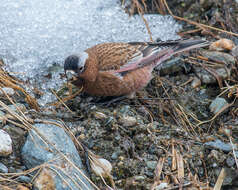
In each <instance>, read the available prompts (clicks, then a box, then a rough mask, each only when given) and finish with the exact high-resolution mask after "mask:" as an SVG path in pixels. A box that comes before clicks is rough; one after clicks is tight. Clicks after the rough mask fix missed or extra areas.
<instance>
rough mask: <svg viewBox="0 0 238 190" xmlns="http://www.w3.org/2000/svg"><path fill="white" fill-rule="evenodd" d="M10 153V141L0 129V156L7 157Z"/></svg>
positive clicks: (6, 134)
mask: <svg viewBox="0 0 238 190" xmlns="http://www.w3.org/2000/svg"><path fill="white" fill-rule="evenodd" d="M11 153H12V139H11V137H10V135H9V134H8V133H7V132H5V131H4V130H2V129H0V156H8V155H9V154H11Z"/></svg>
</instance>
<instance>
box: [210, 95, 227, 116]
mask: <svg viewBox="0 0 238 190" xmlns="http://www.w3.org/2000/svg"><path fill="white" fill-rule="evenodd" d="M226 105H228V103H227V101H226V100H225V99H224V98H220V97H217V98H216V99H215V100H213V101H212V103H211V104H210V106H209V109H210V111H211V112H213V113H214V114H216V113H218V112H219V111H220V110H221V109H222V108H224V106H226Z"/></svg>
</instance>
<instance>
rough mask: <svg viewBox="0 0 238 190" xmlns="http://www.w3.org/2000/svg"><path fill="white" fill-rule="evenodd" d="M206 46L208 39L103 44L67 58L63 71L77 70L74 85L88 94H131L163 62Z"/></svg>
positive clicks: (141, 87)
mask: <svg viewBox="0 0 238 190" xmlns="http://www.w3.org/2000/svg"><path fill="white" fill-rule="evenodd" d="M207 45H209V44H208V42H207V41H205V40H176V41H165V42H163V41H159V42H156V43H150V42H147V43H144V42H129V43H103V44H99V45H96V46H93V47H91V48H89V49H87V50H85V51H83V52H81V53H79V54H74V55H70V56H69V57H67V58H66V59H65V63H64V70H65V73H66V71H67V70H72V71H74V72H75V73H76V75H77V80H76V81H74V82H73V84H75V85H77V86H80V87H81V86H83V90H84V91H85V92H86V93H87V94H89V95H93V96H104V97H105V96H123V95H127V96H128V97H131V96H132V95H134V93H135V92H136V91H138V90H141V89H143V88H144V87H145V86H146V85H147V84H148V83H149V82H150V80H151V79H152V71H153V69H154V68H155V67H157V66H158V65H160V64H161V63H162V62H163V61H165V60H167V59H169V58H170V57H171V56H173V55H175V54H177V53H180V52H183V51H186V50H190V49H193V48H200V47H204V46H207Z"/></svg>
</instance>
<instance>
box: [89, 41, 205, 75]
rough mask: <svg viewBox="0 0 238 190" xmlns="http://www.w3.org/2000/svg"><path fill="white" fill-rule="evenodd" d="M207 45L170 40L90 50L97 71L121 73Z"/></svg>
mask: <svg viewBox="0 0 238 190" xmlns="http://www.w3.org/2000/svg"><path fill="white" fill-rule="evenodd" d="M207 45H208V44H207V41H205V40H171V41H159V42H155V43H151V42H129V43H104V44H99V45H96V46H94V47H92V48H91V50H92V51H94V52H95V53H96V55H97V59H98V60H97V61H98V70H99V71H110V72H112V73H123V72H125V71H131V70H134V69H137V68H140V67H142V66H145V65H148V64H152V63H153V64H155V65H156V64H159V63H161V62H162V61H164V60H166V59H168V58H170V57H171V56H172V55H174V54H176V53H179V52H182V51H186V50H189V49H193V48H198V47H204V46H207ZM156 66H157V65H156Z"/></svg>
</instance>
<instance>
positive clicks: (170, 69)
mask: <svg viewBox="0 0 238 190" xmlns="http://www.w3.org/2000/svg"><path fill="white" fill-rule="evenodd" d="M158 69H159V73H160V75H161V76H165V75H170V74H174V73H178V72H181V71H183V70H184V62H183V61H182V59H181V58H180V57H175V58H174V59H171V60H168V61H166V62H165V63H163V64H162V65H161V67H160V68H158ZM158 69H156V70H158Z"/></svg>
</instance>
